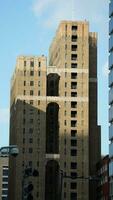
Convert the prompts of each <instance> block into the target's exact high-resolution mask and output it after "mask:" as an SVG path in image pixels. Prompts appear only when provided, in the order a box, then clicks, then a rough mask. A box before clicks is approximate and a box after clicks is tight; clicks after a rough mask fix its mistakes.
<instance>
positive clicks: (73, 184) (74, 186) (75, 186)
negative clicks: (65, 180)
mask: <svg viewBox="0 0 113 200" xmlns="http://www.w3.org/2000/svg"><path fill="white" fill-rule="evenodd" d="M70 189H72V190H75V189H77V183H76V182H72V183H71V185H70Z"/></svg>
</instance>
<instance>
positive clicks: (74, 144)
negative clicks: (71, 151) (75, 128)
mask: <svg viewBox="0 0 113 200" xmlns="http://www.w3.org/2000/svg"><path fill="white" fill-rule="evenodd" d="M71 146H73V147H76V146H77V140H75V139H71Z"/></svg>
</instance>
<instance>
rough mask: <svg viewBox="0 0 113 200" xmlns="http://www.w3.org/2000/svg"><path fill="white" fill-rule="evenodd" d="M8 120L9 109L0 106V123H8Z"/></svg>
mask: <svg viewBox="0 0 113 200" xmlns="http://www.w3.org/2000/svg"><path fill="white" fill-rule="evenodd" d="M8 122H9V109H8V108H0V123H1V124H2V123H8Z"/></svg>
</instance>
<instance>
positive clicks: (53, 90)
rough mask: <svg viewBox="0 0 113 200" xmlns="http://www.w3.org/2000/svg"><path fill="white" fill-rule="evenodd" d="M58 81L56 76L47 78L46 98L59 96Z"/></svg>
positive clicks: (58, 77)
mask: <svg viewBox="0 0 113 200" xmlns="http://www.w3.org/2000/svg"><path fill="white" fill-rule="evenodd" d="M59 79H60V76H59V75H58V74H49V75H48V76H47V96H59Z"/></svg>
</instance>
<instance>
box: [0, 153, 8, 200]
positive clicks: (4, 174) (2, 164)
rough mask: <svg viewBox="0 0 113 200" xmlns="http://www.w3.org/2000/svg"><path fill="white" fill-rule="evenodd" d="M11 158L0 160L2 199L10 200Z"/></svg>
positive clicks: (0, 191) (0, 196)
mask: <svg viewBox="0 0 113 200" xmlns="http://www.w3.org/2000/svg"><path fill="white" fill-rule="evenodd" d="M8 172H9V158H8V157H1V158H0V199H1V200H8Z"/></svg>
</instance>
